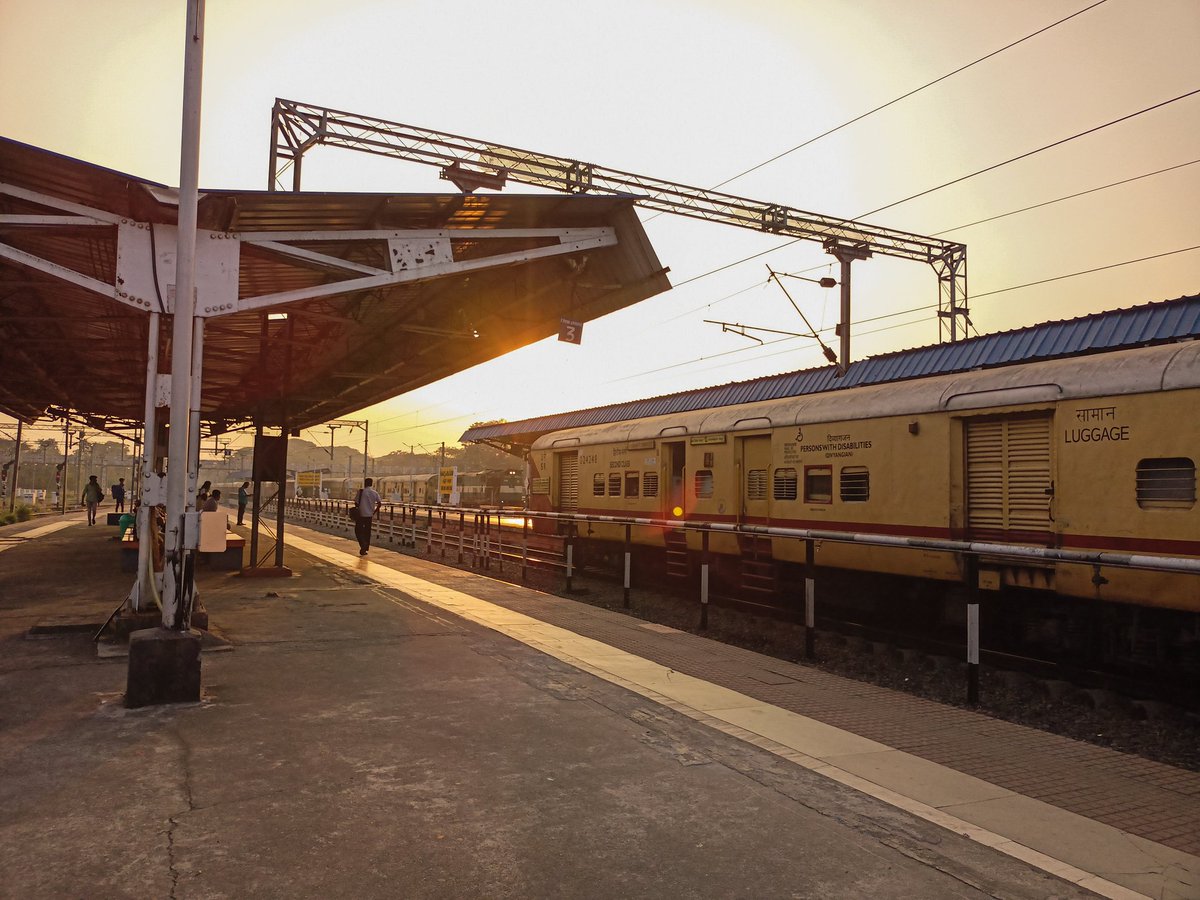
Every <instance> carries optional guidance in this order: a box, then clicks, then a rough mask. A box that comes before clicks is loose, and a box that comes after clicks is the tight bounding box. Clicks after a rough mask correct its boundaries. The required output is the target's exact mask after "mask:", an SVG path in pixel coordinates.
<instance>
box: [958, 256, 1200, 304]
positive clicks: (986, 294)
mask: <svg viewBox="0 0 1200 900" xmlns="http://www.w3.org/2000/svg"><path fill="white" fill-rule="evenodd" d="M1192 250H1200V244H1197V245H1196V246H1194V247H1181V248H1180V249H1178V250H1168V251H1167V252H1166V253H1155V254H1154V255H1153V256H1142V257H1139V258H1138V259H1127V260H1125V262H1119V263H1112V264H1111V265H1108V266H1097V267H1096V268H1094V269H1084V270H1083V271H1082V272H1071V273H1070V274H1069V275H1056V276H1055V277H1053V278H1043V279H1042V280H1041V281H1028V282H1026V283H1025V284H1014V285H1013V286H1012V287H1006V288H999V289H998V290H994V291H984V292H983V293H982V294H974V295H973V296H972V297H971V299H972V300H978V299H979V298H980V297H990V296H992V295H993V294H1003V293H1005V292H1006V291H1015V290H1019V289H1020V288H1027V287H1033V286H1034V285H1037V284H1048V283H1049V282H1051V281H1062V280H1063V279H1064V278H1074V277H1075V276H1077V275H1089V274H1091V273H1092V272H1103V271H1105V270H1106V269H1117V268H1120V267H1121V266H1131V265H1133V264H1134V263H1140V262H1145V261H1146V260H1148V259H1162V258H1163V257H1164V256H1174V255H1175V254H1176V253H1188V252H1190V251H1192Z"/></svg>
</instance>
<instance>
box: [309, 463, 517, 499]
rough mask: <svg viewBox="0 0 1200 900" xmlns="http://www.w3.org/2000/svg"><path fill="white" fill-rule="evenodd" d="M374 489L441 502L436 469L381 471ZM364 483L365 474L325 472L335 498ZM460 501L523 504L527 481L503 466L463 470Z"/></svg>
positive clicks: (350, 495)
mask: <svg viewBox="0 0 1200 900" xmlns="http://www.w3.org/2000/svg"><path fill="white" fill-rule="evenodd" d="M374 481H375V490H377V491H378V492H379V495H380V496H381V497H382V498H383V499H384V501H385V502H391V503H414V504H417V505H423V504H434V503H437V502H438V475H437V473H435V472H420V473H416V474H409V475H379V476H376V477H375V479H374ZM361 487H362V476H357V477H350V478H335V477H332V476H322V478H321V491H322V494H323V495H324V496H326V497H328V498H330V499H333V500H352V499H354V497H355V495H356V494H357V493H358V490H359V489H360V488H361ZM456 487H457V492H458V500H457V505H459V506H466V507H475V508H480V507H484V506H489V507H497V506H501V505H503V506H512V507H522V506H524V504H525V482H524V477H523V475H522V474H520V473H517V472H514V471H511V470H504V469H488V470H485V471H480V472H460V473H458V478H457V482H456Z"/></svg>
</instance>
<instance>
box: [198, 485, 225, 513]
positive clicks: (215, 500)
mask: <svg viewBox="0 0 1200 900" xmlns="http://www.w3.org/2000/svg"><path fill="white" fill-rule="evenodd" d="M220 509H221V492H220V491H218V490H214V491H213V492H212V493H211V494H209V495H208V499H207V500H205V501H204V509H202V510H201V512H217V511H219V510H220Z"/></svg>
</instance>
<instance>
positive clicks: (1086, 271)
mask: <svg viewBox="0 0 1200 900" xmlns="http://www.w3.org/2000/svg"><path fill="white" fill-rule="evenodd" d="M1192 250H1200V244H1198V245H1196V246H1194V247H1182V248H1180V249H1178V250H1168V251H1167V252H1165V253H1156V254H1153V255H1151V256H1142V257H1139V258H1137V259H1128V260H1125V261H1124V262H1119V263H1111V264H1109V265H1107V266H1096V267H1095V268H1091V269H1083V270H1082V271H1079V272H1070V273H1068V274H1066V275H1056V276H1054V277H1053V278H1043V279H1041V280H1039V281H1029V282H1026V283H1025V284H1014V285H1011V286H1009V287H1005V288H997V289H996V290H994V291H985V292H983V293H981V294H974V295H972V298H971V299H972V300H978V299H979V298H980V297H990V296H992V295H994V294H1003V293H1007V292H1008V291H1016V290H1020V289H1021V288H1027V287H1034V286H1036V285H1039V284H1048V283H1050V282H1053V281H1062V280H1063V279H1065V278H1075V277H1077V276H1079V275H1089V274H1091V273H1093V272H1103V271H1105V270H1108V269H1117V268H1120V267H1121V266H1130V265H1133V264H1134V263H1140V262H1146V261H1148V260H1151V259H1161V258H1162V257H1164V256H1174V255H1175V254H1177V253H1187V252H1189V251H1192ZM816 268H822V267H821V266H817V267H816ZM806 271H807V270H806ZM931 309H937V304H936V303H932V304H928V305H926V306H914V307H911V308H909V309H902V310H898V311H896V312H890V313H884V314H882V315H878V316H872V317H870V318H867V319H860V320H858V321H857V322H856V323H855V324H857V325H865V324H867V323H870V322H879V321H882V320H884V319H892V318H895V317H897V316H905V315H909V314H910V313H917V312H928V311H929V310H931ZM923 321H924V320H917V321H914V322H903V323H900V324H897V325H887V326H884V327H883V328H875V329H872V330H870V331H862V332H856V334H857V335H858V336H859V337H865V336H866V335H869V334H879V333H881V332H884V331H890V330H892V329H895V328H908V327H909V326H911V325H918V324H921V323H922V322H923ZM833 330H834V329H833V328H819V329H817V331H818V332H819V333H822V334H825V333H828V332H831V331H833ZM976 333H978V329H976ZM793 340H798V338H794V337H785V338H778V339H776V340H773V341H766V342H765V343H764V344H762V345H761V346H748V347H738V348H736V349H734V350H725V351H722V352H721V353H716V354H713V355H712V356H701V357H697V358H696V359H690V360H686V361H684V362H679V363H673V364H671V365H669V366H660V367H658V368H656V369H647V370H646V371H644V372H637V373H634V374H632V375H625V376H623V377H621V378H615V379H613V380H612V381H608V382H605V384H616V383H618V382H621V381H628V380H629V379H631V378H641V377H643V376H645V375H653V374H655V373H657V372H666V371H668V370H670V369H678V368H682V367H683V366H690V365H695V364H696V363H699V362H706V361H708V360H712V359H717V358H719V357H722V356H732V355H734V354H737V353H746V352H748V351H752V350H761V349H762V348H763V347H769V346H771V345H772V344H779V343H783V342H785V341H793ZM773 355H777V354H766V355H764V356H761V357H757V358H759V359H766V358H769V357H770V356H773ZM700 371H705V370H700Z"/></svg>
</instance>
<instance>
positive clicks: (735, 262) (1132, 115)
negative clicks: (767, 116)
mask: <svg viewBox="0 0 1200 900" xmlns="http://www.w3.org/2000/svg"><path fill="white" fill-rule="evenodd" d="M1196 94H1200V89H1196V90H1193V91H1188V92H1187V94H1181V95H1180V96H1178V97H1172V98H1171V100H1166V101H1163V102H1162V103H1156V104H1154V106H1152V107H1146V108H1145V109H1140V110H1138V112H1136V113H1130V114H1129V115H1124V116H1121V118H1120V119H1114V120H1112V121H1109V122H1105V124H1104V125H1098V126H1096V127H1094V128H1088V130H1087V131H1082V132H1080V133H1079V134H1073V136H1072V137H1069V138H1063V139H1062V140H1056V142H1055V143H1052V144H1046V145H1045V146H1040V148H1038V149H1036V150H1030V151H1028V152H1025V154H1021V155H1020V156H1014V157H1013V158H1010V160H1006V161H1003V162H998V163H995V164H994V166H988V167H986V168H983V169H979V170H978V172H972V173H971V174H968V175H962V176H960V178H956V179H954V180H953V181H947V182H946V184H943V185H938V186H936V187H930V188H929V190H926V191H922V192H919V193H914V194H912V196H911V197H905V198H904V199H900V200H895V202H894V203H889V204H887V205H886V206H880V208H878V209H875V210H871V211H870V212H863V214H862V215H859V216H854V218H856V220H862V218H865V217H866V216H872V215H875V214H876V212H880V211H882V210H886V209H892V208H893V206H899V205H900V204H902V203H907V202H908V200H913V199H917V198H918V197H924V196H926V194H930V193H934V192H935V191H940V190H942V188H943V187H949V186H950V185H956V184H960V182H962V181H966V180H967V179H970V178H974V176H976V175H982V174H984V173H986V172H994V170H995V169H998V168H1001V167H1002V166H1008V164H1009V163H1012V162H1016V161H1019V160H1025V158H1027V157H1030V156H1033V155H1034V154H1039V152H1042V151H1043V150H1049V149H1050V148H1054V146H1060V145H1061V144H1066V143H1067V142H1069V140H1074V139H1075V138H1080V137H1084V136H1086V134H1092V133H1094V132H1097V131H1100V130H1102V128H1106V127H1109V126H1110V125H1116V124H1118V122H1123V121H1127V120H1129V119H1133V118H1135V116H1139V115H1141V114H1142V113H1148V112H1151V110H1153V109H1159V108H1162V107H1165V106H1168V104H1169V103H1175V102H1176V101H1180V100H1186V98H1187V97H1190V96H1194V95H1196ZM1183 164H1184V166H1190V164H1192V163H1183ZM1172 168H1177V167H1172ZM1169 170H1170V169H1163V170H1162V172H1169ZM1150 174H1152V175H1153V174H1158V173H1150ZM1139 178H1146V176H1139ZM1129 180H1136V179H1129ZM1115 184H1123V182H1120V181H1118V182H1115ZM1094 190H1102V188H1094ZM1084 193H1087V192H1086V191H1085V192H1084ZM1061 199H1069V198H1066V197H1064V198H1061ZM1048 203H1055V200H1049V202H1048ZM1039 205H1045V204H1039ZM1028 209H1036V208H1034V206H1030V208H1028ZM1015 211H1018V212H1021V211H1025V210H1015ZM1004 215H1012V214H1004ZM998 217H1000V216H997V218H998ZM980 221H988V220H980ZM971 224H978V223H977V222H972V223H971ZM961 227H962V228H966V227H967V226H961ZM949 230H955V229H949ZM938 234H946V232H940V233H938ZM930 236H935V235H930ZM802 240H805V239H804V238H793V239H792V240H790V241H785V242H784V244H780V245H778V246H774V247H769V248H767V250H763V251H760V252H757V253H751V254H750V256H748V257H743V258H742V259H736V260H733V262H732V263H726V264H725V265H719V266H718V268H715V269H709V270H708V271H706V272H701V274H700V275H694V276H691V277H690V278H686V280H684V281H682V282H679V283H678V284H676V286H674V287H677V288H682V287H683V286H684V284H690V283H692V282H695V281H700V280H701V278H707V277H708V276H709V275H715V274H716V272H721V271H725V270H726V269H732V268H734V266H737V265H742V264H743V263H749V262H751V260H752V259H757V258H760V257H764V256H767V254H768V253H774V252H775V251H776V250H782V248H784V247H790V246H792V245H793V244H799V242H800V241H802ZM821 268H823V266H821V265H817V266H812V268H811V269H805V270H803V271H815V270H816V269H821ZM701 308H703V307H701Z"/></svg>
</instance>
